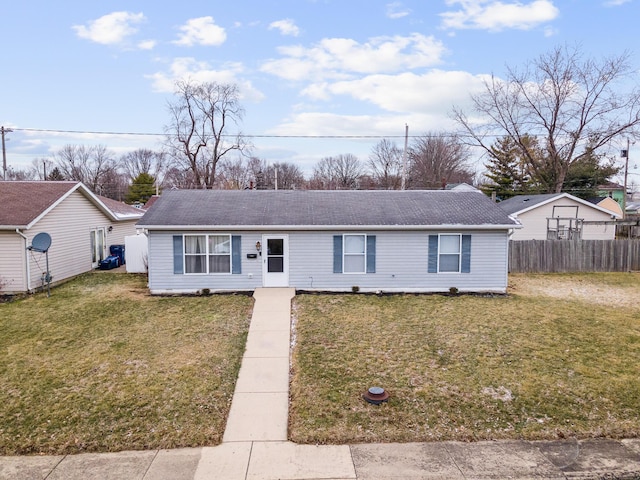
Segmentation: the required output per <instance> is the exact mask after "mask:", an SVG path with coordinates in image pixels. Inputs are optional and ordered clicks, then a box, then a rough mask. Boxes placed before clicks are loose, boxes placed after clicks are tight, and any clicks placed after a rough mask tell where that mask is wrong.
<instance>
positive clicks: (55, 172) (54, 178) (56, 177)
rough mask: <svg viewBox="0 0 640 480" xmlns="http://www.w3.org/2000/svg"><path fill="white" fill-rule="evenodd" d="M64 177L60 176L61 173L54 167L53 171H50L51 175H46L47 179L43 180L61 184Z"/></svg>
mask: <svg viewBox="0 0 640 480" xmlns="http://www.w3.org/2000/svg"><path fill="white" fill-rule="evenodd" d="M64 179H65V178H64V175H63V174H62V172H61V171H60V169H59V168H58V167H54V169H53V170H52V171H51V173H50V174H49V175H47V178H45V180H51V181H54V182H61V181H63V180H64Z"/></svg>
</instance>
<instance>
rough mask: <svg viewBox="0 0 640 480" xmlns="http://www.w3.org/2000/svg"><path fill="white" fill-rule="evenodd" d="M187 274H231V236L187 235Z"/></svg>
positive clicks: (185, 268) (185, 265)
mask: <svg viewBox="0 0 640 480" xmlns="http://www.w3.org/2000/svg"><path fill="white" fill-rule="evenodd" d="M184 272H185V273H187V274H188V273H205V274H206V273H231V236H230V235H185V236H184Z"/></svg>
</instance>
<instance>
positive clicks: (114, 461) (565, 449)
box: [0, 288, 640, 480]
mask: <svg viewBox="0 0 640 480" xmlns="http://www.w3.org/2000/svg"><path fill="white" fill-rule="evenodd" d="M294 293H295V292H294V290H293V289H273V288H270V289H258V290H256V292H255V294H254V297H255V299H256V302H255V306H254V311H253V316H252V320H251V325H250V327H249V335H248V338H247V346H246V351H245V355H244V357H243V360H242V366H241V368H240V373H239V377H238V380H237V383H236V390H235V393H234V397H233V401H232V405H231V411H230V413H229V418H228V421H227V427H226V430H225V432H224V438H223V443H222V444H221V445H219V446H216V447H204V448H187V449H176V450H150V451H141V452H118V453H102V454H92V453H89V454H81V455H68V456H24V457H0V479H11V480H87V479H100V480H111V479H113V480H122V479H126V480H193V479H196V480H218V479H220V480H353V479H360V480H401V479H407V480H418V479H451V480H470V479H506V478H509V479H532V478H538V479H558V480H559V479H603V478H607V479H640V439H629V440H621V441H617V440H606V439H597V440H581V441H577V440H562V441H550V442H546V441H540V442H527V441H501V442H500V441H499V442H475V443H460V442H440V443H408V444H367V445H297V444H294V443H291V442H287V441H286V440H287V417H288V404H289V347H290V316H291V299H292V298H293V296H294Z"/></svg>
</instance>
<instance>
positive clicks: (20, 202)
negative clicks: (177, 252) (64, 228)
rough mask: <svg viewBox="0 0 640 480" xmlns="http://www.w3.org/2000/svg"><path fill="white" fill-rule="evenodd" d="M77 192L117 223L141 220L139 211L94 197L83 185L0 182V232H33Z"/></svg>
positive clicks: (70, 183) (72, 183)
mask: <svg viewBox="0 0 640 480" xmlns="http://www.w3.org/2000/svg"><path fill="white" fill-rule="evenodd" d="M76 190H78V191H80V192H81V193H82V194H83V195H85V196H86V197H87V198H88V199H89V201H91V202H92V203H93V204H94V205H96V207H97V208H99V209H100V210H102V211H103V212H104V213H105V215H107V216H108V217H110V218H111V219H112V220H114V221H118V220H126V219H134V218H140V217H141V216H142V212H141V211H139V210H137V211H136V212H130V211H129V210H128V209H129V208H131V207H129V206H128V205H124V204H121V203H120V202H115V201H114V200H111V199H108V198H105V197H99V196H97V195H94V194H93V193H91V191H89V189H88V188H87V187H85V186H84V185H83V184H82V183H80V182H68V181H67V182H19V181H15V182H14V181H7V182H0V205H1V206H2V207H1V208H0V229H4V230H6V229H11V230H13V229H15V228H30V227H31V225H33V224H34V223H35V222H37V221H38V220H39V219H40V218H42V217H43V216H44V215H45V214H46V213H47V212H49V211H50V210H51V209H52V208H54V207H55V206H56V205H58V204H59V203H60V202H61V201H62V200H64V199H65V198H67V197H68V196H69V195H71V194H72V193H73V192H75V191H76ZM123 205H124V206H123ZM125 207H127V208H125ZM132 210H135V209H132ZM133 213H136V214H137V215H133Z"/></svg>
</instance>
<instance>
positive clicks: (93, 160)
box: [53, 145, 117, 194]
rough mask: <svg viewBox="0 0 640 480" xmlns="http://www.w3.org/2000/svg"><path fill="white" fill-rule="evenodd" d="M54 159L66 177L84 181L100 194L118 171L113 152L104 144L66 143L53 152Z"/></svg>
mask: <svg viewBox="0 0 640 480" xmlns="http://www.w3.org/2000/svg"><path fill="white" fill-rule="evenodd" d="M53 160H54V163H55V165H56V166H57V167H58V169H59V170H60V172H61V173H62V175H63V176H64V178H66V179H67V180H77V181H79V182H82V183H84V184H85V185H86V186H87V188H89V189H90V190H91V191H92V192H94V193H98V194H102V193H103V190H105V187H106V186H107V185H106V184H107V183H108V182H109V181H111V180H112V179H111V178H110V176H111V175H112V174H113V172H116V171H117V168H116V162H115V160H114V158H113V154H112V153H111V152H110V151H109V150H108V149H107V147H105V146H104V145H95V146H90V147H87V146H85V145H65V146H64V147H62V148H61V149H60V150H58V151H57V152H55V153H54V154H53Z"/></svg>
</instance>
